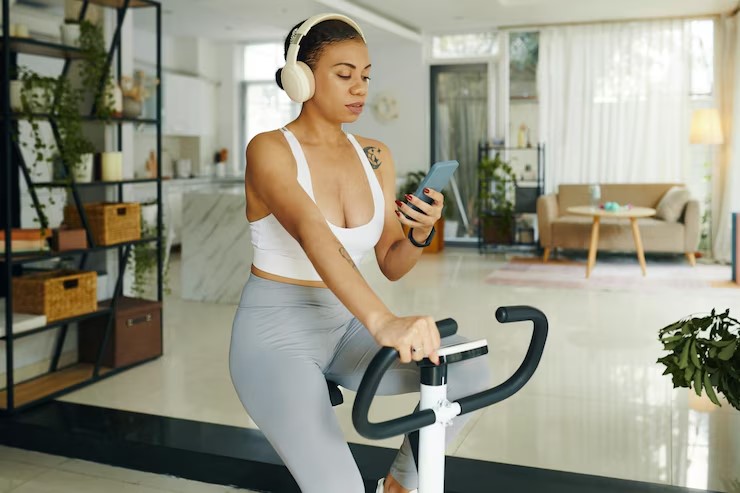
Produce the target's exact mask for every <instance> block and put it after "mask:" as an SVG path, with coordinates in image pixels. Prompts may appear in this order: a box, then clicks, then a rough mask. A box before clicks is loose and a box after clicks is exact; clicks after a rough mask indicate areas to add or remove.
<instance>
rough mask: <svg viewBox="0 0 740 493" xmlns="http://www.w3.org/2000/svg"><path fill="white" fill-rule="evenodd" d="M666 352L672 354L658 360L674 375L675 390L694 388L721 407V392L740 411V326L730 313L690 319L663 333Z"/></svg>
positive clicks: (670, 327)
mask: <svg viewBox="0 0 740 493" xmlns="http://www.w3.org/2000/svg"><path fill="white" fill-rule="evenodd" d="M659 339H660V342H662V343H663V348H664V349H665V350H666V351H670V353H669V354H668V355H666V356H663V357H662V358H659V359H658V363H662V364H663V365H665V367H666V369H665V372H664V373H663V374H664V375H668V374H670V375H671V377H672V379H673V387H674V388H678V387H686V388H691V387H693V389H694V392H696V394H697V395H700V394H701V392H702V390H704V391H706V394H707V397H709V399H710V400H711V401H712V402H713V403H714V404H716V405H718V406H720V405H721V404H720V402H719V399H718V398H717V392H719V393H721V394H723V395H724V396H725V398H726V399H727V401H728V402H729V403H730V405H731V406H732V407H734V408H735V409H738V410H740V322H738V321H737V320H736V319H734V318H732V317H730V311H729V310H726V311H725V312H724V313H719V314H718V313H716V312H715V310H712V313H711V314H709V315H707V316H703V317H687V318H683V319H681V320H679V321H677V322H674V323H672V324H670V325H668V326H666V327H663V328H662V329H661V330H660V332H659Z"/></svg>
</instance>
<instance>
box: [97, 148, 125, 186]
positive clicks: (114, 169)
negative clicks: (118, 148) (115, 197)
mask: <svg viewBox="0 0 740 493" xmlns="http://www.w3.org/2000/svg"><path fill="white" fill-rule="evenodd" d="M100 167H101V175H102V178H103V181H120V180H122V179H123V154H122V153H120V152H104V153H103V154H102V156H101V159H100Z"/></svg>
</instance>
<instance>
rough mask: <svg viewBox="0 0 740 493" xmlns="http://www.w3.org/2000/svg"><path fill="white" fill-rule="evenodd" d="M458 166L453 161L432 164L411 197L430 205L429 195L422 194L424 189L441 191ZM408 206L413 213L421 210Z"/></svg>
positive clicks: (458, 164)
mask: <svg viewBox="0 0 740 493" xmlns="http://www.w3.org/2000/svg"><path fill="white" fill-rule="evenodd" d="M458 166H460V163H458V162H457V161H454V160H452V161H440V162H438V163H434V164H433V165H432V167H431V169H430V170H429V173H427V175H426V176H425V177H424V179H423V180H421V183H419V188H417V189H416V192H414V193H413V195H415V196H416V197H419V198H420V199H421V200H423V201H424V202H426V203H427V204H431V203H432V202H433V200H432V198H431V197H430V196H429V195H426V194H425V193H424V189H425V188H431V189H432V190H436V191H437V192H441V191H442V189H444V188H445V187H446V186H447V184H448V183H449V182H450V178H452V175H453V174H454V173H455V170H456V169H457V167H458ZM408 205H409V207H411V208H412V209H414V210H415V211H417V212H421V209H419V208H418V207H416V206H415V205H413V204H408ZM407 217H408V216H407Z"/></svg>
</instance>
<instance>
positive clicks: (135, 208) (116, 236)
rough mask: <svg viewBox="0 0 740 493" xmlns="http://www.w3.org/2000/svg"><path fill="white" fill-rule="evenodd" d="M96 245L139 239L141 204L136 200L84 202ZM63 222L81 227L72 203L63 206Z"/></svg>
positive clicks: (78, 216) (70, 225) (72, 226)
mask: <svg viewBox="0 0 740 493" xmlns="http://www.w3.org/2000/svg"><path fill="white" fill-rule="evenodd" d="M84 207H85V213H86V214H87V221H88V223H89V224H90V230H91V232H92V237H93V240H94V241H95V244H96V245H115V244H116V243H124V242H127V241H135V240H138V239H141V206H140V205H139V203H138V202H110V203H108V202H95V203H90V204H84ZM64 223H65V224H66V225H67V226H69V227H71V228H81V227H82V221H81V220H80V215H79V214H78V213H77V208H76V207H75V206H73V205H68V206H65V207H64Z"/></svg>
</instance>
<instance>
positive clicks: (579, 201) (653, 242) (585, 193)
mask: <svg viewBox="0 0 740 493" xmlns="http://www.w3.org/2000/svg"><path fill="white" fill-rule="evenodd" d="M675 186H676V185H674V184H670V183H634V184H604V185H600V187H601V202H602V203H604V202H618V203H619V204H632V205H634V206H641V207H651V208H653V209H658V206H659V205H661V208H660V209H658V210H659V212H662V211H663V210H664V208H665V203H666V201H665V200H664V201H663V204H661V199H662V198H663V197H664V195H666V193H667V192H668V190H670V189H672V188H673V187H675ZM679 186H680V185H679ZM589 189H590V186H589V185H565V184H564V185H560V186H559V188H558V193H557V194H548V195H542V196H540V197H539V198H538V199H537V223H538V229H539V241H540V245H541V246H542V247H543V248H544V249H545V255H544V260H545V261H547V258H548V256H549V255H550V252H551V251H552V250H553V249H554V248H567V249H578V250H588V248H589V242H590V239H591V225H592V223H593V220H592V218H591V217H587V216H574V215H568V213H567V209H568V208H569V207H573V206H579V205H588V204H589V202H590V194H589ZM683 193H684V194H685V195H684V196H685V198H686V199H687V201H686V202H685V205H683V204H682V203H679V207H682V208H683V211H682V212H681V211H680V210H679V211H676V213H675V214H674V215H675V216H677V220H675V221H672V220H668V221H666V220H664V219H660V218H657V217H650V218H644V219H639V220H638V224H639V227H640V236H641V237H642V243H643V246H644V250H645V251H646V252H669V253H670V252H673V253H684V254H686V258H687V259H688V260H689V262H690V263H691V265H694V264H695V258H694V252H695V251H696V250H697V247H698V245H699V229H700V217H699V202H698V201H697V200H694V199H691V198H689V197H688V192H685V191H684V192H683ZM598 249H599V250H600V251H602V250H612V251H635V241H634V238H633V236H632V228H631V226H630V222H629V220H625V219H616V218H614V219H612V218H603V219H602V220H601V224H600V227H599V244H598Z"/></svg>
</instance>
